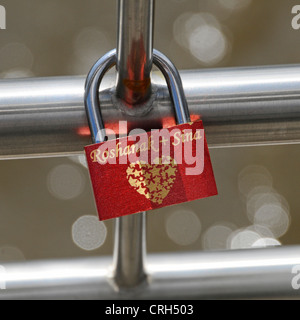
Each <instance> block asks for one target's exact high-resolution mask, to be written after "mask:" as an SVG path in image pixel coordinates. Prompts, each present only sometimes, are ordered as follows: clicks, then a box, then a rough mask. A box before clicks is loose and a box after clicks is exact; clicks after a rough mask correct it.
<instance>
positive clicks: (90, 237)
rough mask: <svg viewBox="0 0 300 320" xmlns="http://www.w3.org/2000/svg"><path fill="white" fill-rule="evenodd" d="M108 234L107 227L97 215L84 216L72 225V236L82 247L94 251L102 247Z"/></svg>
mask: <svg viewBox="0 0 300 320" xmlns="http://www.w3.org/2000/svg"><path fill="white" fill-rule="evenodd" d="M106 236H107V228H106V226H105V224H104V223H103V222H102V221H99V219H98V218H97V217H95V216H83V217H81V218H79V219H78V220H76V221H75V222H74V224H73V226H72V238H73V241H74V243H75V244H76V245H77V246H78V247H79V248H81V249H83V250H86V251H92V250H96V249H98V248H100V247H101V246H102V245H103V244H104V242H105V240H106Z"/></svg>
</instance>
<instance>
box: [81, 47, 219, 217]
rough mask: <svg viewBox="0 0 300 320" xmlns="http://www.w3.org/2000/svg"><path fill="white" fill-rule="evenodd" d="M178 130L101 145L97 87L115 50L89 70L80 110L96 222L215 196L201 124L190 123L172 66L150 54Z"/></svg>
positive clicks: (157, 132)
mask: <svg viewBox="0 0 300 320" xmlns="http://www.w3.org/2000/svg"><path fill="white" fill-rule="evenodd" d="M153 62H154V64H155V65H156V66H157V67H158V68H159V69H160V70H161V71H162V73H163V74H164V76H165V78H166V80H167V83H168V87H169V91H170V95H171V97H172V100H173V104H174V107H175V113H176V120H177V123H178V125H177V126H175V127H172V128H168V129H163V130H152V131H151V132H148V133H146V132H145V133H143V134H139V135H132V136H129V137H126V138H120V139H115V140H110V141H105V138H106V133H105V128H104V123H103V120H102V115H101V110H100V103H99V92H98V90H99V87H100V83H101V80H102V78H103V76H104V74H105V73H106V72H107V70H108V69H110V68H111V67H112V66H114V65H115V63H116V51H115V50H113V51H111V52H109V53H108V54H107V55H105V56H104V57H102V58H101V59H100V60H99V61H98V62H97V63H96V64H95V66H94V67H93V68H92V70H91V71H90V73H89V75H88V77H87V81H86V86H85V89H86V91H85V106H86V111H87V116H88V120H89V125H90V129H91V133H92V137H93V142H94V143H95V144H94V145H91V146H87V147H86V148H85V151H86V157H87V162H88V166H89V171H90V177H91V181H92V185H93V190H94V195H95V201H96V205H97V209H98V213H99V218H100V220H107V219H112V218H117V217H121V216H124V215H129V214H134V213H139V212H142V211H149V210H152V209H158V208H161V207H165V206H170V205H175V204H179V203H183V202H188V201H192V200H196V199H200V198H205V197H209V196H213V195H216V194H217V187H216V183H215V179H214V174H213V169H212V165H211V161H210V156H209V151H208V147H207V142H206V139H205V135H204V129H203V124H202V121H197V122H195V123H191V122H190V115H189V110H188V106H187V101H186V98H185V95H184V90H183V87H182V82H181V78H180V75H179V72H178V70H177V69H176V68H175V66H174V65H173V64H172V62H171V61H170V60H169V59H168V58H167V57H165V56H164V55H163V54H161V53H160V52H158V51H157V50H154V56H153Z"/></svg>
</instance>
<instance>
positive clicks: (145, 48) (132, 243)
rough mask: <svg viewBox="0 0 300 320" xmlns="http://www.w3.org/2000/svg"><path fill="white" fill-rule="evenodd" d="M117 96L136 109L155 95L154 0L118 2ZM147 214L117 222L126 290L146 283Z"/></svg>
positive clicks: (117, 253)
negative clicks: (153, 75)
mask: <svg viewBox="0 0 300 320" xmlns="http://www.w3.org/2000/svg"><path fill="white" fill-rule="evenodd" d="M118 5H119V7H118V9H119V15H118V16H119V21H118V23H119V28H118V46H117V56H118V61H117V71H118V77H117V88H116V95H117V98H119V99H120V100H121V101H122V102H123V103H124V104H125V105H126V106H127V107H128V108H130V109H132V110H134V108H138V106H139V105H141V104H143V103H145V102H147V100H148V99H149V98H150V96H151V78H150V73H151V69H152V61H153V25H154V0H118ZM145 254H146V215H145V212H143V213H140V214H136V215H131V216H126V217H123V218H120V219H117V222H116V234H115V248H114V272H115V274H114V280H115V283H116V285H117V286H118V287H119V288H122V289H130V288H133V287H136V286H139V285H141V284H143V283H144V282H145V281H146V278H147V277H146V273H145V269H144V260H145Z"/></svg>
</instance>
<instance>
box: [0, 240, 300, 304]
mask: <svg viewBox="0 0 300 320" xmlns="http://www.w3.org/2000/svg"><path fill="white" fill-rule="evenodd" d="M111 263H112V261H111V259H110V258H89V259H79V260H69V261H44V262H25V263H20V264H8V265H4V268H5V269H4V270H5V272H4V271H3V270H2V272H1V274H0V276H1V278H0V279H1V280H3V281H2V283H4V282H5V284H6V290H0V299H155V300H157V299H166V300H171V299H172V300H176V299H190V300H192V299H209V298H211V299H235V298H237V299H241V298H300V291H299V290H297V287H298V286H299V281H298V280H299V274H298V273H297V272H299V271H298V270H300V269H299V268H297V269H294V268H295V266H298V267H299V265H300V247H299V246H295V247H278V248H270V249H250V250H237V251H224V252H198V253H196V252H194V253H182V254H159V255H149V256H148V257H147V273H148V277H149V283H148V285H145V286H144V287H139V288H135V289H131V290H128V291H119V290H118V288H117V287H115V286H114V283H113V281H112V279H111V276H112V275H111ZM295 271H297V272H296V273H295ZM295 285H296V286H295Z"/></svg>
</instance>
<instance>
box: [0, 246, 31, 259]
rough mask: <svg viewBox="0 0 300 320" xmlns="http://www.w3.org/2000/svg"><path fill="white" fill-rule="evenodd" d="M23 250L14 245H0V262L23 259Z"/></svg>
mask: <svg viewBox="0 0 300 320" xmlns="http://www.w3.org/2000/svg"><path fill="white" fill-rule="evenodd" d="M25 260H26V259H25V256H24V254H23V252H22V251H21V250H20V249H19V248H16V247H14V246H2V247H0V263H3V262H6V263H7V262H19V261H25Z"/></svg>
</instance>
